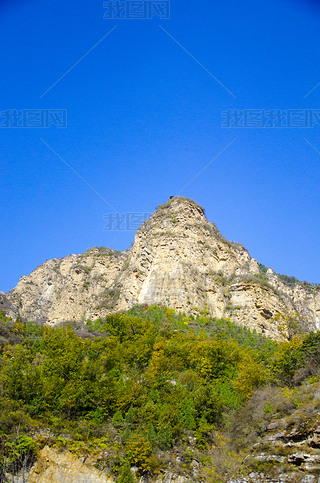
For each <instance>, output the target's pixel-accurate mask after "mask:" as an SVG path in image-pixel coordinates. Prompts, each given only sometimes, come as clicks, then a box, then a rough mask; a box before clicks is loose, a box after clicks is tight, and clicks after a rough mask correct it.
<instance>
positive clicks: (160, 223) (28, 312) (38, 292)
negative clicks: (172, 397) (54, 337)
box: [6, 197, 320, 338]
mask: <svg viewBox="0 0 320 483" xmlns="http://www.w3.org/2000/svg"><path fill="white" fill-rule="evenodd" d="M6 296H7V299H8V301H9V302H10V303H11V304H12V305H14V306H15V307H17V310H18V312H19V315H20V317H21V318H22V319H25V320H32V321H37V322H39V323H49V324H56V323H59V322H61V321H79V320H87V319H96V318H98V317H103V316H105V315H106V314H108V313H110V312H111V311H115V310H126V309H128V308H130V307H131V306H133V305H135V304H148V305H151V304H153V303H156V304H161V305H167V306H170V307H172V308H174V309H176V310H180V311H185V312H187V313H196V312H198V311H204V312H205V313H208V314H210V315H212V316H214V317H229V318H230V319H231V320H232V321H234V322H235V323H237V324H240V325H243V326H247V327H249V328H250V329H256V330H257V331H258V332H261V333H264V334H265V335H268V336H271V337H273V338H278V337H281V336H282V335H283V333H284V331H285V330H286V328H284V329H283V327H285V325H286V323H287V322H286V321H288V320H289V319H290V317H292V316H293V315H294V314H295V315H296V317H297V318H298V319H303V321H304V323H305V324H306V325H307V326H308V327H309V328H310V330H314V329H316V328H317V321H318V317H317V315H320V310H318V311H317V308H318V307H319V309H320V303H319V302H320V294H319V292H315V291H313V290H312V288H311V286H307V285H306V284H302V283H295V284H293V285H288V284H286V283H285V282H284V281H283V280H281V278H280V277H279V276H277V275H276V274H275V273H274V272H273V270H271V269H269V270H268V271H267V273H266V274H264V273H262V272H260V269H259V265H258V262H257V261H256V260H255V259H253V258H251V257H250V255H249V253H248V251H247V250H246V249H245V248H244V247H243V246H242V245H240V244H238V243H232V242H229V241H228V240H226V239H225V238H224V237H223V236H222V235H221V234H220V233H219V231H218V229H217V228H216V226H215V225H214V224H213V223H209V222H208V220H207V219H206V217H205V215H204V210H203V208H201V207H200V206H199V205H197V204H196V203H195V202H194V201H192V200H189V199H187V198H180V197H175V198H173V199H170V201H168V202H167V203H165V204H164V205H162V206H160V207H158V209H157V210H156V212H155V213H154V214H153V215H152V217H151V218H150V220H148V221H147V222H145V223H144V224H143V225H142V226H141V227H140V228H139V229H138V231H137V233H136V236H135V242H134V244H133V246H132V248H131V249H130V250H126V251H123V252H117V251H115V250H111V249H107V248H91V249H89V250H87V251H86V252H85V253H84V254H81V255H70V256H68V257H65V258H63V259H53V260H50V261H48V262H45V263H44V264H43V265H41V266H40V267H38V268H37V269H36V270H34V271H33V272H32V273H31V274H30V275H29V276H24V277H22V278H21V280H20V281H19V283H18V285H17V287H16V288H14V289H13V290H11V291H10V292H9V293H8V294H7V295H6ZM281 327H282V329H281Z"/></svg>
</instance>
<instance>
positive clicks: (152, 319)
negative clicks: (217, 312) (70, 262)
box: [0, 306, 320, 482]
mask: <svg viewBox="0 0 320 483" xmlns="http://www.w3.org/2000/svg"><path fill="white" fill-rule="evenodd" d="M78 334H81V337H80V336H79V335H78ZM319 343H320V334H319V333H310V334H308V335H305V336H300V337H299V338H293V340H291V341H290V342H283V343H276V342H274V341H271V340H270V339H266V338H264V337H262V336H260V335H258V334H256V333H252V332H250V331H249V330H246V329H243V328H240V327H238V326H235V325H234V324H232V323H231V322H230V321H228V320H215V319H211V318H209V317H208V316H207V315H206V314H205V313H204V314H202V315H199V316H197V317H190V316H186V315H184V314H177V313H175V312H174V311H173V310H172V309H166V308H160V307H157V306H152V307H134V308H133V309H131V310H130V311H128V312H127V313H122V314H119V313H117V314H113V315H110V316H108V317H107V318H106V319H104V320H102V319H99V320H97V321H95V322H94V323H93V322H91V321H88V322H87V324H86V330H85V331H83V330H82V331H81V330H80V328H79V327H77V326H71V325H65V326H62V327H57V328H51V327H47V326H44V327H42V328H40V327H38V326H37V325H35V324H29V323H22V322H20V321H19V320H17V321H16V322H13V321H11V320H9V319H7V318H6V317H5V316H4V315H3V314H1V317H0V351H1V355H0V391H1V402H0V410H1V414H0V446H1V447H0V449H1V457H0V465H1V467H0V481H6V479H5V478H6V477H5V474H6V472H9V471H11V472H12V473H17V472H18V471H19V469H21V468H22V467H26V466H28V465H30V464H31V463H32V462H33V461H34V458H35V456H36V452H37V450H38V449H39V448H41V447H43V446H44V445H45V444H48V445H49V446H56V447H62V448H67V449H68V450H69V451H71V452H74V453H76V454H87V453H90V454H91V455H96V466H97V468H99V469H105V470H107V471H108V472H109V473H110V474H114V475H116V476H118V481H126V482H129V481H130V479H129V478H132V477H131V472H130V467H132V466H134V467H135V468H136V473H137V476H139V475H142V474H149V475H152V474H157V473H158V472H159V471H160V469H161V468H165V467H167V466H168V465H171V467H172V466H174V465H175V464H176V459H174V461H173V459H172V458H173V457H172V455H173V454H175V455H177V454H178V455H179V458H180V460H181V462H180V463H179V465H178V466H179V468H178V470H179V471H180V472H181V474H185V475H188V474H191V471H192V462H194V461H196V462H197V463H199V468H198V470H197V471H198V479H199V480H201V479H203V480H204V481H224V480H223V478H224V477H226V475H227V474H228V471H230V472H232V471H238V470H239V471H240V470H241V465H240V463H239V468H238V467H237V468H234V465H233V464H231V463H230V462H227V463H226V462H224V464H222V463H221V462H220V463H219V465H217V466H215V464H214V463H213V459H212V458H211V456H210V455H211V453H210V448H212V446H213V445H215V447H216V448H217V447H219V444H220V443H221V442H220V443H219V441H218V440H217V430H221V429H226V428H227V427H228V424H229V425H230V421H231V420H232V418H234V417H235V414H237V412H239V411H243V408H244V407H245V405H246V404H248V401H249V400H250V397H251V395H252V393H253V392H254V394H256V392H255V391H257V389H258V388H269V387H270V386H272V387H274V388H276V387H278V388H283V387H288V390H289V391H290V390H291V388H292V387H294V386H296V385H299V384H301V383H302V382H303V381H305V380H306V379H307V378H309V377H313V378H315V377H317V374H318V370H319V366H320V348H319ZM261 390H263V389H261ZM239 431H240V430H239ZM235 439H236V438H235ZM232 451H234V453H232V454H233V456H232V458H233V461H238V460H237V452H238V451H239V448H237V447H236V446H234V447H233V449H232ZM230 454H231V453H230V452H229V453H228V455H229V456H228V458H229V457H230ZM101 455H102V456H101ZM216 455H217V452H215V457H216ZM241 471H243V470H241ZM219 472H223V476H222V475H221V473H219ZM128 475H129V476H128ZM132 481H133V480H132Z"/></svg>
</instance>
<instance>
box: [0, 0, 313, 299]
mask: <svg viewBox="0 0 320 483" xmlns="http://www.w3.org/2000/svg"><path fill="white" fill-rule="evenodd" d="M105 12H106V11H105V9H104V8H103V2H102V1H100V0H99V1H96V0H90V1H89V0H88V1H83V0H80V1H79V0H77V1H73V0H69V1H68V2H66V1H65V0H63V1H62V0H55V1H54V2H53V1H49V0H42V1H38V0H29V1H28V0H25V1H18V0H16V1H13V0H6V1H2V2H0V45H1V51H0V62H1V64H0V65H1V77H0V83H1V89H0V99H1V101H0V108H1V111H5V110H8V109H17V110H22V109H38V110H39V109H66V110H67V112H68V127H67V128H66V129H63V128H57V127H56V126H51V127H50V128H48V129H45V128H38V129H35V128H7V129H5V128H0V145H1V191H0V193H1V250H0V257H1V260H0V277H1V280H0V290H2V291H4V292H6V291H8V290H10V289H11V288H12V287H14V286H15V285H16V284H17V282H18V280H19V278H20V277H21V276H22V275H26V274H29V273H30V272H31V271H32V270H33V269H35V268H36V267H37V266H38V265H39V264H41V263H42V262H44V261H45V260H47V259H50V258H54V257H63V256H66V255H69V254H70V253H81V252H84V251H85V250H86V249H87V248H89V247H92V246H108V247H111V248H114V249H118V250H122V249H125V248H128V247H129V245H130V243H131V242H132V241H133V237H134V232H132V231H120V232H115V231H106V230H104V225H105V221H104V220H103V216H104V214H108V213H110V212H111V211H112V209H111V208H110V206H109V205H108V203H110V204H111V205H112V206H113V207H114V208H115V209H116V210H118V211H119V212H121V213H125V212H153V211H154V209H155V207H156V206H157V205H159V204H161V203H163V202H165V201H166V200H167V199H168V198H169V196H170V195H174V194H178V193H180V194H181V195H183V196H188V197H190V198H192V199H194V200H196V201H197V202H198V203H200V204H201V205H203V206H204V207H205V208H206V211H207V216H208V219H209V221H214V222H215V223H216V224H217V226H218V228H219V229H220V231H221V232H222V233H223V234H224V236H226V237H227V238H229V239H230V240H233V241H239V242H241V243H243V244H244V245H245V246H246V247H247V248H248V250H249V252H250V254H251V255H252V256H253V257H255V258H257V259H258V260H259V261H261V262H262V263H264V264H265V265H267V266H271V267H273V268H274V269H275V270H276V271H278V272H280V273H286V274H289V275H295V276H296V277H298V278H300V279H302V280H309V281H311V282H320V273H319V268H320V254H319V234H320V221H319V207H320V192H319V181H320V153H318V152H317V151H316V149H317V150H319V151H320V137H319V132H320V125H319V124H318V125H315V126H314V127H312V128H307V129H303V128H275V129H261V128H254V129H252V128H246V129H244V128H242V129H235V128H230V129H228V128H222V127H221V122H222V119H221V111H225V110H230V109H238V110H243V109H265V110H270V109H282V110H286V109H309V110H310V109H317V108H320V86H319V87H318V88H316V89H314V90H313V91H312V92H311V93H310V94H309V95H308V96H307V97H305V96H306V95H307V94H308V93H309V92H310V90H312V89H313V88H314V87H315V86H316V85H317V84H318V83H319V82H320V68H319V65H320V64H319V58H320V42H319V31H320V6H319V3H318V2H311V1H307V0H305V1H303V2H302V1H301V2H299V1H298V0H268V2H257V1H256V0H255V1H253V0H244V1H242V2H239V1H235V0H223V1H220V0H216V1H214V2H213V1H212V0H210V1H203V2H186V1H181V0H173V1H172V2H171V15H170V19H160V18H158V17H153V18H152V19H140V20H132V19H130V20H124V19H103V16H104V14H105ZM115 26H117V27H116V28H115V29H114V30H113V31H112V32H111V33H110V34H109V35H108V36H106V37H105V38H104V39H103V40H102V41H101V42H100V43H98V42H99V41H100V39H102V38H103V37H104V36H105V35H106V34H107V33H108V32H109V31H110V30H111V29H112V28H113V27H115ZM161 27H162V28H161ZM163 29H165V30H163ZM97 43H98V45H96V47H94V46H95V44H97ZM178 44H180V45H178ZM93 47H94V48H93ZM90 49H92V50H91V51H90ZM88 51H90V52H88ZM86 53H87V55H85V54H86ZM83 56H84V58H83V59H82V60H80V59H81V58H82V57H83ZM79 60H80V62H78V61H79ZM74 64H76V65H75V66H74ZM72 66H74V67H73V68H72V69H71V67H72ZM69 69H71V70H70V71H69V72H68V73H67V74H66V75H65V76H64V77H63V78H62V79H61V80H60V81H59V82H58V83H56V81H57V80H58V79H60V78H61V76H63V74H64V73H66V72H67V71H68V70H69ZM216 79H217V80H216ZM218 81H219V82H221V84H223V86H225V88H224V87H223V86H222V85H221V84H220V83H219V82H218ZM55 83H56V84H55ZM53 84H55V85H54V87H52V89H50V90H49V91H48V92H47V93H46V94H45V95H44V96H42V95H43V94H44V92H46V91H47V90H48V89H49V88H50V87H51V86H52V85H53ZM229 91H230V92H231V93H232V94H233V95H231V93H230V92H229ZM41 96H42V97H41ZM234 96H235V97H234ZM41 138H42V139H43V141H44V142H45V143H46V144H47V145H48V146H50V147H51V149H53V150H54V151H55V152H56V153H57V154H58V155H59V156H61V158H62V159H63V160H64V161H62V159H60V158H59V157H58V156H57V155H56V154H55V153H54V152H53V151H52V150H50V149H49V148H48V146H47V145H46V144H44V142H43V141H41ZM304 138H306V139H307V140H308V141H309V143H311V144H308V142H307V141H306V140H305V139H304ZM233 140H234V141H233ZM232 141H233V142H232ZM231 142H232V143H231ZM230 143H231V144H230ZM221 151H223V152H222V153H221ZM219 153H221V154H220V156H218V157H217V155H218V154H219ZM216 157H217V158H216ZM215 158H216V159H215ZM213 159H215V160H214V161H213V162H212V163H211V164H210V165H209V166H208V167H207V169H205V170H203V171H202V172H201V170H202V169H203V168H204V167H205V166H207V165H208V164H209V163H210V162H211V161H212V160H213ZM66 163H68V164H69V166H71V167H72V168H73V169H74V170H75V171H76V172H77V173H78V174H79V175H80V176H81V177H82V178H83V179H84V180H85V181H86V182H87V183H88V184H89V185H91V187H92V188H93V189H91V188H90V187H89V186H88V184H86V183H85V181H83V179H81V178H80V177H79V176H77V175H76V174H75V173H74V172H73V171H72V170H71V168H70V167H69V166H67V164H66ZM199 172H200V174H199ZM197 174H199V176H197V177H196V179H194V180H193V178H194V177H195V176H196V175H197ZM192 180H193V181H192ZM191 181H192V182H191ZM185 185H188V186H187V187H186V188H185V189H184V190H183V191H182V192H181V189H182V188H183V187H184V186H185ZM97 193H98V194H99V195H100V196H101V197H100V196H99V195H98V194H97ZM102 198H104V200H106V202H105V201H104V200H103V199H102Z"/></svg>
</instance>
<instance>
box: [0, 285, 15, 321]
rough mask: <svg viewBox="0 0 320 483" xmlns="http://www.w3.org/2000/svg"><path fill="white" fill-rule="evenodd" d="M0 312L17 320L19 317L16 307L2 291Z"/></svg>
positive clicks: (0, 294)
mask: <svg viewBox="0 0 320 483" xmlns="http://www.w3.org/2000/svg"><path fill="white" fill-rule="evenodd" d="M0 312H4V313H5V314H6V315H7V316H8V317H11V318H12V319H16V318H17V317H18V315H19V312H18V309H17V307H15V306H14V305H13V304H12V303H11V302H9V300H8V299H7V297H6V296H5V294H4V293H3V292H1V291H0Z"/></svg>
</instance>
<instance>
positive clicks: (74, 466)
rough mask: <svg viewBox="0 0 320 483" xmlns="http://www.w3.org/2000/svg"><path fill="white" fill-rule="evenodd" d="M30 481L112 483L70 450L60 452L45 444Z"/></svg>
mask: <svg viewBox="0 0 320 483" xmlns="http://www.w3.org/2000/svg"><path fill="white" fill-rule="evenodd" d="M26 481H28V482H29V483H48V482H49V481H50V482H51V483H109V482H110V483H112V482H113V481H114V479H113V478H108V477H107V476H106V475H104V474H103V473H102V472H101V471H98V470H97V469H95V468H93V467H92V466H87V465H85V464H83V463H82V462H81V461H80V459H79V458H77V457H76V456H75V455H73V454H72V453H70V452H68V451H67V452H64V453H58V452H57V451H55V450H53V449H52V448H49V447H48V446H45V447H44V448H43V449H42V450H41V451H40V454H39V457H38V460H37V462H36V464H35V465H34V466H33V467H32V469H31V471H30V475H29V477H28V478H27V480H26Z"/></svg>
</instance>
